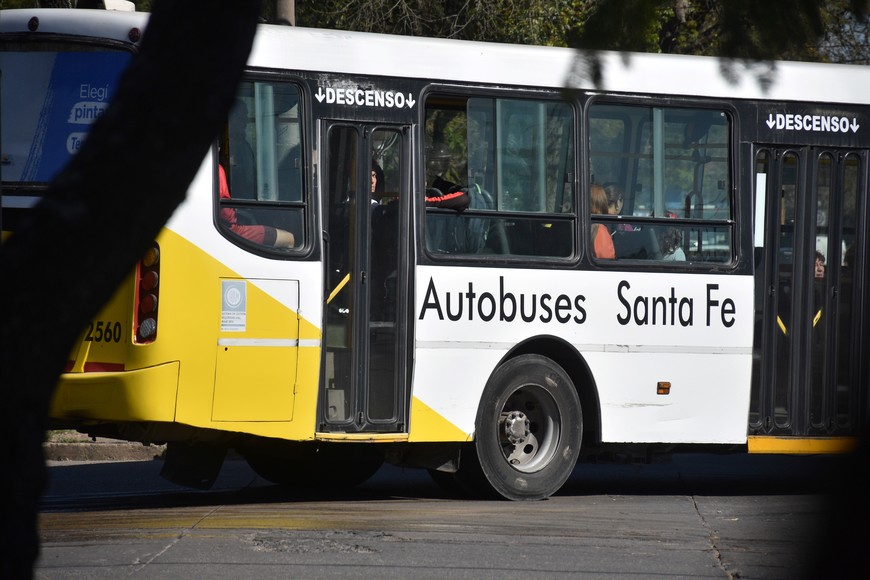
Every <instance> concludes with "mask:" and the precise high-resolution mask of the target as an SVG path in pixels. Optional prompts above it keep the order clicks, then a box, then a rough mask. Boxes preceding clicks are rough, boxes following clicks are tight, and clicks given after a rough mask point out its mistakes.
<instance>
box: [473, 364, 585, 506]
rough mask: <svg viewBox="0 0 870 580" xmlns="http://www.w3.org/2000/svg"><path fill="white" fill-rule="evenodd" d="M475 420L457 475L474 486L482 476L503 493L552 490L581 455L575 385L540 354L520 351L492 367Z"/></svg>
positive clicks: (532, 494) (521, 496) (526, 495)
mask: <svg viewBox="0 0 870 580" xmlns="http://www.w3.org/2000/svg"><path fill="white" fill-rule="evenodd" d="M475 425H476V432H475V436H474V445H473V447H472V448H471V449H470V450H469V451H471V453H466V454H465V456H464V457H462V460H461V461H460V474H459V475H460V479H461V480H463V481H464V482H465V483H466V484H471V485H472V486H475V487H479V484H480V483H481V482H482V481H485V482H486V485H488V486H489V488H491V490H492V491H494V492H495V493H496V494H498V495H500V496H501V497H503V498H506V499H510V500H536V499H544V498H547V497H549V496H550V495H552V494H554V493H556V492H557V491H558V490H559V488H561V487H562V485H563V484H564V483H565V481H566V480H567V479H568V477H569V476H570V475H571V472H572V471H573V469H574V466H575V465H576V463H577V459H578V457H579V455H580V443H581V439H582V435H583V412H582V408H581V406H580V399H579V397H578V396H577V390H576V389H575V387H574V383H573V382H572V381H571V378H570V377H569V376H568V374H567V373H566V372H565V371H564V369H562V367H560V366H559V365H558V364H556V363H555V362H554V361H552V360H550V359H548V358H546V357H543V356H540V355H534V354H528V355H521V356H518V357H516V358H514V359H511V360H509V361H507V362H506V363H504V364H503V365H501V366H500V367H498V369H496V371H495V373H493V375H492V377H491V378H490V380H489V382H487V385H486V387H485V388H484V391H483V395H482V397H481V401H480V407H479V409H478V413H477V421H476V424H475ZM463 461H464V462H465V465H463ZM475 484H477V485H475Z"/></svg>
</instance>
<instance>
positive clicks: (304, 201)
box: [213, 71, 315, 259]
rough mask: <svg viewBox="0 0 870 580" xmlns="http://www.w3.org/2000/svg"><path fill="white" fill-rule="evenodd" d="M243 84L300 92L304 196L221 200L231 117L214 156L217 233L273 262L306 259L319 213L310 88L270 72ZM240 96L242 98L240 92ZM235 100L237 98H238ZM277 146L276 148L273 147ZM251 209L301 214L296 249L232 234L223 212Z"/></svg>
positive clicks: (247, 76) (254, 74)
mask: <svg viewBox="0 0 870 580" xmlns="http://www.w3.org/2000/svg"><path fill="white" fill-rule="evenodd" d="M243 83H252V84H257V83H260V84H270V85H273V86H276V85H284V86H292V87H294V88H295V89H296V92H297V95H298V101H297V105H296V106H297V107H298V108H299V111H298V115H297V117H298V125H299V143H298V147H299V155H298V160H299V167H298V172H299V174H300V177H299V185H300V188H301V189H300V196H299V200H294V201H282V200H252V199H244V198H231V199H221V197H220V179H219V169H218V165H219V164H221V154H220V141H221V140H223V139H224V138H228V134H227V133H228V131H227V127H228V123H229V117H228V119H227V125H225V126H224V129H223V133H222V136H221V138H220V139H219V140H217V141H216V142H215V146H214V148H213V149H214V155H213V165H214V167H213V175H214V177H213V179H214V193H213V199H214V203H213V209H214V212H213V214H214V215H213V221H214V226H215V229H216V230H217V231H218V232H219V233H220V235H221V236H222V237H223V238H225V239H226V240H228V241H229V242H231V243H232V244H233V245H235V246H238V247H240V248H242V249H244V250H245V251H247V252H249V253H252V254H256V255H260V256H265V257H268V258H272V259H276V258H277V259H280V258H299V257H301V256H303V255H306V254H308V253H310V252H311V249H312V247H313V243H314V240H313V239H312V236H311V232H312V231H313V230H312V226H311V223H310V222H311V220H312V215H313V213H314V211H315V204H314V200H313V199H312V197H311V191H312V189H311V183H310V180H309V179H308V171H307V168H308V166H309V159H308V151H309V149H310V147H311V140H312V139H313V132H312V127H311V120H310V114H311V105H310V103H309V99H308V89H307V84H306V83H305V81H304V80H303V79H302V78H299V77H297V76H290V75H287V74H282V73H269V72H263V71H259V72H252V71H249V72H248V73H247V74H245V75H244V76H243V78H242V79H241V82H240V85H239V86H240V87H241V86H242V84H243ZM236 95H238V90H237V93H236ZM234 99H235V97H234ZM273 145H274V144H273ZM256 169H257V160H256V157H255V160H254V170H255V171H256ZM227 180H228V181H229V180H230V175H229V172H227ZM229 208H232V209H243V210H244V209H249V210H259V211H263V210H265V211H276V212H281V213H284V214H285V217H286V214H287V213H289V212H298V214H299V217H298V219H296V220H294V221H296V222H297V223H298V225H299V227H300V231H298V232H297V231H293V232H292V233H293V234H294V236H295V237H296V240H295V245H294V246H293V248H289V249H281V248H275V247H270V246H266V245H263V244H259V243H256V242H253V241H250V240H247V239H245V238H243V237H242V236H240V235H238V234H236V233H234V232H232V231H231V230H230V229H229V228H228V227H226V225H225V222H224V221H223V219H222V218H221V210H222V209H229Z"/></svg>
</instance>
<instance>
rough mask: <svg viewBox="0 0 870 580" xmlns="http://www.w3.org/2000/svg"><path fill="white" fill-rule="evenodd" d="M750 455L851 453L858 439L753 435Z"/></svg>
mask: <svg viewBox="0 0 870 580" xmlns="http://www.w3.org/2000/svg"><path fill="white" fill-rule="evenodd" d="M747 444H748V446H749V453H775V454H795V455H811V454H822V453H850V452H852V451H854V450H855V449H856V447H857V446H858V438H857V437H775V436H768V435H752V436H750V437H748V438H747Z"/></svg>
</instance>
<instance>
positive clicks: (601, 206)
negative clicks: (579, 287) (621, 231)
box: [589, 183, 616, 260]
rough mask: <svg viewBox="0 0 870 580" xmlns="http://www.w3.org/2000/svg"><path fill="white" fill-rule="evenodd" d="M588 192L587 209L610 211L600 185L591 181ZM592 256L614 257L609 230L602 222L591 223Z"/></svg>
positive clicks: (595, 211) (600, 212)
mask: <svg viewBox="0 0 870 580" xmlns="http://www.w3.org/2000/svg"><path fill="white" fill-rule="evenodd" d="M589 194H590V199H589V211H590V212H591V213H592V214H599V215H600V214H608V213H610V205H609V203H608V201H607V192H606V191H604V188H603V187H602V186H601V185H599V184H597V183H593V184H592V186H591V187H590V189H589ZM592 256H593V257H595V258H598V259H601V260H613V259H614V258H616V250H615V249H614V247H613V238H611V237H610V230H608V229H607V226H606V225H604V224H597V223H596V224H592Z"/></svg>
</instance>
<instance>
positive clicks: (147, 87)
mask: <svg viewBox="0 0 870 580" xmlns="http://www.w3.org/2000/svg"><path fill="white" fill-rule="evenodd" d="M259 13H260V2H259V0H244V1H242V0H172V1H167V0H160V1H159V2H157V3H155V6H154V11H153V13H152V16H151V19H150V23H149V25H148V30H147V32H146V34H145V36H144V37H143V40H142V47H141V52H140V53H139V54H138V55H136V56H135V57H134V58H133V60H132V62H131V64H130V67H129V69H128V70H127V71H126V72H125V73H124V76H123V78H122V80H121V82H120V85H119V88H118V92H117V95H116V97H115V99H114V101H113V102H112V104H111V105H110V107H109V108H108V109H107V110H106V113H105V114H104V115H103V117H102V118H100V119H99V121H97V122H96V123H95V124H94V126H93V128H92V130H91V132H90V136H89V137H88V139H87V141H86V143H85V144H84V145H83V147H82V149H81V151H80V152H79V154H78V155H77V156H76V157H74V158H73V159H72V161H71V162H70V163H69V165H68V166H67V167H66V168H65V169H64V170H63V171H62V172H61V173H60V174H59V175H58V177H57V178H56V179H55V181H54V182H53V183H52V184H51V187H50V190H49V192H48V194H47V196H46V198H45V200H44V201H43V202H42V203H40V204H39V205H38V206H37V207H36V208H35V209H34V211H33V214H32V219H31V220H30V221H29V223H28V224H26V225H25V226H24V227H23V228H21V229H20V230H19V231H17V232H16V233H15V234H14V235H13V236H12V237H11V238H10V239H8V240H7V241H6V242H5V243H4V244H3V245H2V246H0V400H2V403H0V409H2V411H0V429H2V438H0V441H2V452H0V482H2V483H0V504H2V508H0V517H2V519H0V526H2V537H0V550H2V552H0V561H2V564H0V566H2V573H0V577H2V578H29V577H31V576H32V574H33V564H34V562H35V560H36V557H37V555H38V552H39V543H38V537H37V531H36V513H37V504H38V501H39V497H40V494H41V492H42V489H43V485H44V481H45V473H46V471H45V465H44V460H43V456H42V441H43V437H44V431H45V425H46V415H47V412H48V406H49V403H50V400H51V396H52V394H53V391H54V388H55V385H56V382H57V378H58V375H59V374H60V372H61V370H62V368H63V366H64V364H65V360H66V357H67V355H68V354H69V352H70V351H71V349H72V347H73V344H74V341H75V339H76V338H77V336H78V335H79V333H80V332H81V330H82V329H83V328H84V326H85V324H86V323H87V321H88V320H90V319H91V318H92V317H93V316H94V315H96V313H97V312H98V311H99V309H100V308H101V307H102V306H103V304H104V303H105V302H106V301H107V300H108V299H109V297H110V296H111V295H112V293H113V292H114V291H115V289H116V288H117V286H118V285H119V284H120V282H121V281H122V279H123V278H124V276H125V275H127V274H128V273H129V272H130V270H131V269H132V268H133V266H134V265H135V263H136V261H137V260H138V259H139V258H140V256H141V255H142V254H143V253H144V251H145V249H146V247H147V245H148V243H149V242H151V241H152V240H153V239H154V237H155V236H156V235H157V233H158V232H159V231H160V229H161V227H162V226H163V225H164V224H165V222H166V220H167V219H168V218H169V217H170V215H171V214H172V212H173V211H174V210H175V208H176V207H177V206H178V204H179V203H180V202H181V201H182V200H183V199H184V196H185V192H186V190H187V187H188V185H189V184H190V182H191V180H192V179H193V177H194V175H195V174H196V171H197V170H198V169H199V167H200V164H201V163H202V160H203V158H204V156H205V154H206V153H207V151H208V148H209V146H210V145H211V143H212V142H213V140H214V138H215V137H216V136H217V134H218V131H219V129H220V127H221V126H222V124H223V122H224V120H225V118H226V115H227V112H228V111H229V108H230V105H231V104H232V100H233V95H234V92H235V88H236V85H237V84H238V81H239V79H240V75H241V71H242V68H243V66H244V64H245V62H246V60H247V57H248V54H249V52H250V49H251V44H252V41H253V37H254V33H255V29H256V22H257V17H258V15H259Z"/></svg>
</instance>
